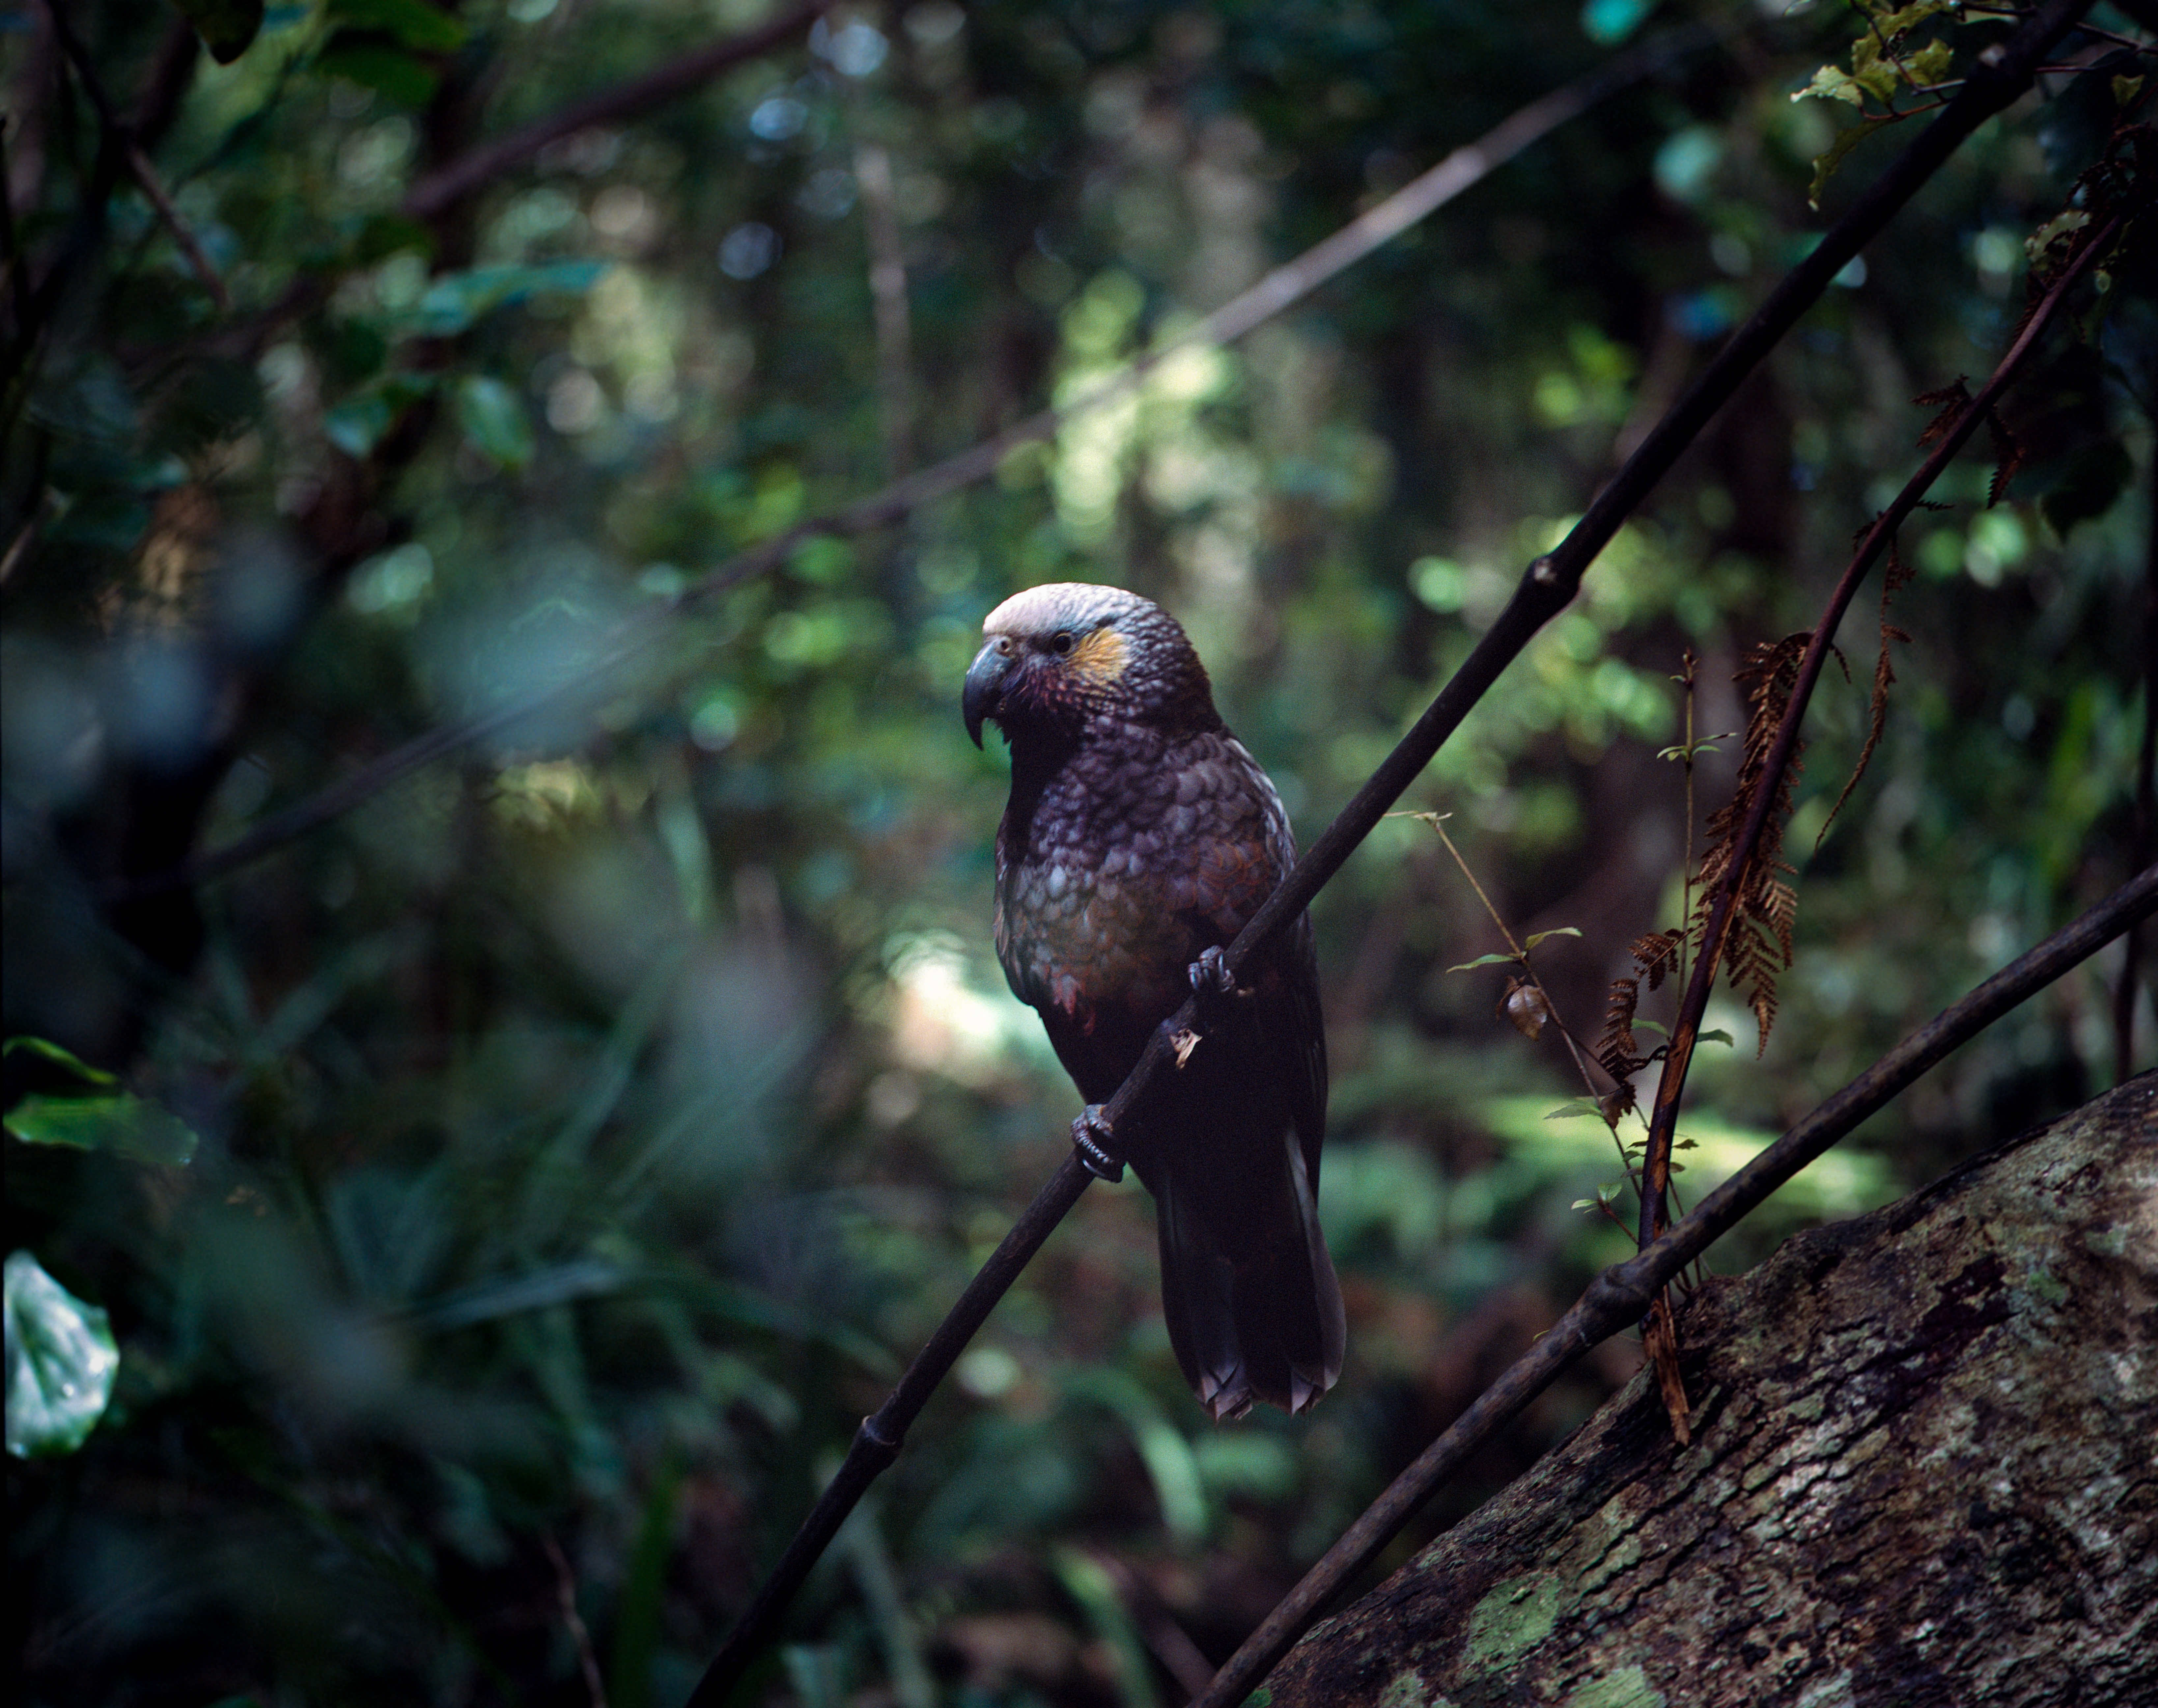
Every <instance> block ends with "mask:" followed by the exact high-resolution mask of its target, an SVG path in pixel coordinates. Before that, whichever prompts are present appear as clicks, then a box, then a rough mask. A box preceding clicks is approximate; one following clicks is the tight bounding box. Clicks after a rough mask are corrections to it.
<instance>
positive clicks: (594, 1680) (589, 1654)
mask: <svg viewBox="0 0 2158 1708" xmlns="http://www.w3.org/2000/svg"><path fill="white" fill-rule="evenodd" d="M547 1558H548V1559H549V1560H550V1561H552V1562H553V1564H554V1567H555V1600H556V1602H557V1603H558V1604H559V1605H560V1607H561V1610H562V1623H564V1624H565V1625H566V1626H568V1627H569V1628H570V1641H571V1642H573V1643H576V1645H577V1664H578V1666H579V1668H580V1669H581V1670H582V1671H583V1673H584V1675H585V1695H586V1697H587V1699H589V1700H590V1701H591V1708H607V1681H606V1680H605V1679H603V1678H602V1677H601V1675H600V1658H599V1656H598V1654H596V1653H595V1652H594V1651H593V1649H592V1633H591V1629H590V1628H588V1627H587V1626H586V1623H585V1616H584V1615H583V1614H582V1613H579V1612H578V1611H577V1580H576V1576H574V1575H572V1574H571V1572H570V1562H569V1560H568V1559H567V1557H566V1556H564V1554H563V1552H562V1545H561V1544H560V1542H557V1541H556V1540H555V1539H554V1538H553V1537H552V1536H550V1537H548V1538H547Z"/></svg>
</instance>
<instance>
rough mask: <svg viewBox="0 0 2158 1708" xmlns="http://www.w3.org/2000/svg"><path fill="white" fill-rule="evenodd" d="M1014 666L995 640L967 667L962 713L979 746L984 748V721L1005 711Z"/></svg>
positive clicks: (975, 744) (960, 707)
mask: <svg viewBox="0 0 2158 1708" xmlns="http://www.w3.org/2000/svg"><path fill="white" fill-rule="evenodd" d="M1011 663H1012V661H1011V657H1010V655H1009V653H1005V652H1004V651H1002V650H1000V648H999V643H998V642H995V641H991V642H989V643H988V644H987V645H985V646H984V647H983V648H982V650H981V651H980V652H978V653H975V654H974V662H973V663H972V664H970V665H968V667H967V687H966V691H965V692H964V693H963V694H961V695H960V696H959V710H960V711H961V712H962V713H963V714H964V715H965V717H966V720H967V733H968V735H971V736H973V738H974V746H977V747H978V746H981V745H982V721H983V719H985V718H994V717H995V716H996V715H997V714H998V712H999V710H1001V709H1002V705H1003V701H1004V675H1005V673H1006V672H1008V671H1009V670H1010V668H1011Z"/></svg>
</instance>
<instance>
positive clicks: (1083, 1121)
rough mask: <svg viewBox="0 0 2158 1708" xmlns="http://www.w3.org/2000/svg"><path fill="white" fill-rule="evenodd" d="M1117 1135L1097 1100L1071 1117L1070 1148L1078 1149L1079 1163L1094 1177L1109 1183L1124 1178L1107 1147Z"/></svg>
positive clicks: (1112, 1152) (1113, 1141)
mask: <svg viewBox="0 0 2158 1708" xmlns="http://www.w3.org/2000/svg"><path fill="white" fill-rule="evenodd" d="M1116 1142H1117V1135H1116V1133H1115V1132H1114V1131H1113V1129H1112V1128H1111V1127H1110V1126H1109V1123H1108V1121H1107V1117H1104V1116H1103V1115H1102V1106H1101V1105H1100V1104H1099V1103H1089V1104H1088V1105H1087V1107H1085V1108H1084V1109H1082V1110H1081V1111H1080V1112H1078V1113H1077V1114H1076V1115H1075V1116H1074V1117H1072V1118H1071V1148H1072V1149H1074V1150H1076V1151H1077V1152H1078V1153H1079V1166H1080V1167H1082V1169H1086V1171H1087V1173H1088V1174H1092V1176H1093V1177H1094V1178H1095V1179H1097V1180H1107V1181H1108V1182H1110V1183H1111V1184H1115V1183H1116V1182H1117V1181H1118V1180H1121V1179H1123V1178H1124V1165H1123V1163H1121V1162H1120V1161H1118V1158H1117V1154H1116V1153H1115V1152H1114V1151H1113V1150H1110V1149H1109V1148H1108V1147H1109V1146H1110V1145H1113V1144H1114V1143H1116Z"/></svg>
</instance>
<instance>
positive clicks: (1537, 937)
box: [1527, 925, 1581, 949]
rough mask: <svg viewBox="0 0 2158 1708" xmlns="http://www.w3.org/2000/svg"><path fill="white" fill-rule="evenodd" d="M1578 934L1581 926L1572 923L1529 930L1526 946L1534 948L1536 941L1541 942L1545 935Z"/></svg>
mask: <svg viewBox="0 0 2158 1708" xmlns="http://www.w3.org/2000/svg"><path fill="white" fill-rule="evenodd" d="M1580 935H1581V927H1580V926H1572V925H1558V926H1552V927H1551V929H1550V930H1549V931H1531V932H1530V933H1529V941H1528V944H1527V947H1530V948H1531V949H1533V948H1535V947H1536V945H1537V944H1538V943H1541V942H1543V941H1544V940H1545V939H1546V937H1579V936H1580Z"/></svg>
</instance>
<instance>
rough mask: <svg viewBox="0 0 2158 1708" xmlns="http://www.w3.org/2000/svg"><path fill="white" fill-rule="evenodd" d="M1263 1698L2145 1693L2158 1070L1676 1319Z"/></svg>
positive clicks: (1793, 1244)
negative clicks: (1670, 1392)
mask: <svg viewBox="0 0 2158 1708" xmlns="http://www.w3.org/2000/svg"><path fill="white" fill-rule="evenodd" d="M1679 1336H1680V1346H1681V1349H1682V1353H1683V1366H1684V1370H1685V1373H1686V1391H1687V1393H1688V1395H1689V1396H1691V1401H1692V1403H1693V1414H1692V1422H1693V1428H1694V1441H1693V1445H1692V1446H1691V1447H1688V1448H1683V1449H1682V1448H1680V1447H1678V1445H1677V1444H1676V1443H1675V1442H1674V1441H1673V1440H1672V1438H1671V1434H1670V1424H1669V1422H1667V1420H1666V1419H1665V1415H1664V1412H1663V1409H1662V1406H1661V1405H1660V1402H1659V1401H1658V1399H1657V1396H1656V1393H1655V1386H1654V1385H1653V1381H1652V1380H1650V1379H1649V1377H1648V1376H1647V1374H1646V1373H1645V1372H1644V1375H1642V1376H1641V1377H1638V1378H1636V1379H1635V1380H1634V1382H1633V1383H1632V1384H1631V1385H1629V1387H1628V1388H1627V1389H1626V1390H1625V1391H1624V1392H1623V1393H1622V1394H1620V1395H1619V1396H1617V1397H1616V1398H1615V1399H1613V1401H1611V1402H1610V1404H1609V1405H1608V1406H1605V1407H1604V1408H1603V1411H1600V1412H1599V1413H1598V1415H1597V1416H1595V1417H1593V1418H1592V1419H1591V1420H1590V1421H1589V1422H1588V1423H1587V1424H1586V1425H1584V1426H1583V1427H1582V1428H1581V1430H1580V1431H1578V1432H1577V1433H1576V1434H1575V1435H1574V1437H1572V1439H1571V1440H1570V1441H1568V1442H1567V1444H1566V1445H1565V1446H1564V1447H1562V1448H1560V1449H1559V1450H1558V1451H1557V1452H1556V1453H1553V1454H1551V1456H1550V1457H1549V1458H1547V1459H1546V1460H1545V1462H1544V1463H1542V1464H1541V1465H1540V1466H1538V1467H1537V1468H1536V1470H1535V1471H1533V1472H1531V1473H1530V1474H1529V1475H1527V1476H1526V1477H1524V1478H1521V1479H1520V1481H1518V1482H1517V1483H1515V1484H1514V1485H1513V1486H1512V1487H1511V1488H1510V1489H1507V1490H1506V1491H1505V1494H1502V1495H1500V1496H1499V1497H1498V1498H1497V1499H1495V1500H1493V1501H1491V1502H1490V1503H1489V1504H1488V1505H1486V1506H1485V1507H1484V1509H1482V1510H1480V1511H1479V1512H1478V1513H1477V1514H1474V1516H1473V1517H1471V1518H1469V1520H1465V1521H1464V1522H1463V1523H1462V1524H1460V1525H1458V1526H1456V1527H1455V1528H1454V1529H1453V1530H1450V1531H1449V1532H1448V1534H1447V1535H1444V1536H1443V1537H1441V1538H1440V1539H1439V1540H1438V1541H1437V1542H1435V1543H1433V1545H1431V1546H1430V1547H1429V1548H1427V1549H1426V1550H1425V1551H1423V1552H1422V1554H1420V1555H1419V1556H1417V1558H1416V1559H1415V1560H1414V1561H1412V1562H1411V1563H1410V1564H1409V1565H1408V1566H1405V1567H1404V1568H1403V1569H1402V1571H1399V1572H1397V1574H1395V1576H1393V1577H1391V1579H1389V1580H1388V1581H1387V1582H1386V1583H1385V1584H1383V1585H1382V1586H1381V1587H1380V1588H1379V1589H1378V1590H1376V1592H1373V1593H1372V1594H1371V1595H1370V1596H1368V1597H1366V1598H1365V1599H1364V1600H1362V1601H1360V1602H1357V1603H1356V1604H1355V1606H1353V1607H1350V1608H1349V1609H1348V1610H1346V1611H1345V1613H1342V1614H1340V1616H1339V1617H1337V1618H1334V1619H1331V1620H1329V1621H1328V1622H1327V1623H1324V1624H1323V1625H1321V1626H1319V1628H1317V1629H1315V1630H1314V1632H1313V1633H1311V1634H1310V1635H1309V1637H1307V1638H1305V1639H1304V1642H1303V1643H1300V1644H1299V1645H1298V1647H1297V1649H1295V1650H1294V1651H1293V1652H1292V1653H1291V1654H1289V1655H1288V1658H1287V1659H1284V1660H1283V1663H1282V1664H1281V1665H1280V1666H1279V1667H1278V1669H1276V1671H1275V1673H1274V1674H1273V1678H1272V1679H1271V1680H1269V1685H1270V1688H1271V1690H1272V1693H1273V1702H1274V1704H1275V1708H1290V1705H1304V1704H1310V1705H1321V1704H1323V1705H1329V1708H1334V1705H1345V1704H1364V1703H1369V1704H1371V1705H1374V1708H1423V1705H1431V1708H1437V1705H1440V1704H1447V1705H1452V1708H1480V1705H1499V1704H1513V1703H1540V1704H1541V1703H1549V1704H1554V1705H1563V1708H1634V1705H1641V1708H1648V1705H1652V1704H1661V1703H1672V1704H1680V1703H1683V1704H1688V1705H1700V1704H1706V1705H1722V1704H1734V1705H1735V1704H1741V1703H1743V1704H1746V1705H1748V1708H1751V1705H1755V1704H1772V1703H1791V1704H1804V1705H1807V1708H1830V1705H1835V1704H1840V1703H1853V1704H1873V1703H1882V1704H1897V1705H1913V1708H1916V1705H1924V1704H1942V1705H1954V1708H1998V1705H2008V1704H2049V1705H2051V1704H2060V1705H2071V1704H2073V1705H2076V1708H2085V1705H2089V1708H2096V1705H2102V1704H2119V1705H2122V1708H2126V1705H2130V1704H2137V1705H2150V1704H2154V1703H2158V1074H2145V1075H2144V1076H2141V1077H2140V1078H2139V1079H2136V1080H2134V1081H2130V1083H2129V1084H2127V1085H2125V1086H2121V1087H2120V1088H2119V1089H2118V1090H2116V1091H2113V1092H2111V1093H2110V1094H2109V1095H2108V1096H2106V1097H2101V1098H2099V1100H2098V1101H2097V1102H2093V1103H2090V1104H2088V1105H2087V1106H2085V1107H2083V1108H2082V1109H2080V1110H2078V1111H2077V1112H2074V1113H2073V1114H2071V1115H2068V1116H2067V1117H2063V1118H2062V1119H2061V1120H2059V1121H2057V1122H2054V1123H2053V1124H2052V1125H2051V1126H2050V1127H2043V1128H2041V1129H2039V1130H2038V1131H2037V1132H2035V1133H2030V1134H2027V1135H2026V1136H2025V1137H2024V1138H2021V1139H2018V1140H2016V1142H2014V1143H2011V1144H2009V1145H2006V1146H2005V1147H2003V1148H2001V1149H1999V1150H1997V1151H1995V1152H1993V1153H1990V1154H1989V1155H1987V1156H1985V1157H1982V1158H1977V1159H1975V1161H1973V1162H1971V1163H1969V1164H1965V1165H1964V1166H1963V1167H1962V1168H1960V1169H1957V1170H1956V1171H1955V1172H1954V1173H1953V1174H1949V1175H1948V1176H1947V1177H1946V1178H1945V1179H1941V1180H1939V1181H1937V1182H1935V1183H1934V1184H1933V1185H1931V1186H1928V1187H1927V1188H1925V1189H1923V1190H1922V1191H1920V1192H1918V1193H1916V1194H1914V1195H1912V1196H1911V1197H1909V1198H1907V1199H1905V1200H1902V1202H1900V1203H1897V1204H1895V1205H1890V1206H1888V1207H1887V1209H1884V1210H1879V1211H1877V1212H1875V1213H1874V1214H1872V1215H1867V1216H1863V1217H1861V1218H1859V1219H1857V1220H1853V1221H1850V1222H1846V1223H1841V1224H1839V1225H1837V1226H1832V1227H1825V1228H1820V1229H1817V1230H1815V1231H1811V1232H1809V1233H1806V1234H1803V1235H1800V1236H1798V1237H1796V1238H1794V1239H1793V1240H1791V1241H1789V1242H1788V1243H1787V1244H1786V1245H1784V1247H1783V1248H1782V1249H1781V1250H1780V1251H1778V1252H1777V1254H1776V1255H1775V1256H1773V1258H1771V1259H1770V1260H1769V1261H1768V1262H1766V1263H1764V1264H1763V1265H1762V1266H1761V1267H1759V1268H1758V1269H1756V1270H1754V1271H1753V1272H1751V1273H1750V1274H1748V1275H1745V1276H1742V1277H1737V1278H1735V1279H1729V1280H1715V1281H1711V1282H1710V1283H1709V1284H1708V1285H1707V1286H1706V1287H1704V1288H1703V1289H1702V1290H1701V1292H1700V1293H1699V1294H1697V1295H1696V1297H1695V1298H1693V1299H1692V1300H1691V1303H1689V1304H1688V1305H1687V1306H1686V1308H1684V1309H1683V1310H1682V1311H1681V1312H1680V1316H1679Z"/></svg>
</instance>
